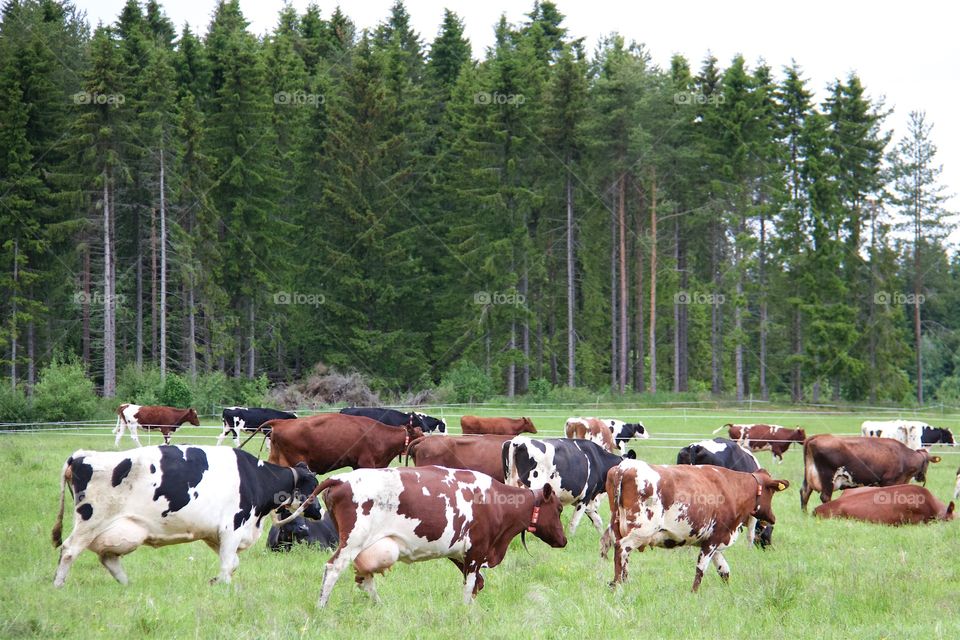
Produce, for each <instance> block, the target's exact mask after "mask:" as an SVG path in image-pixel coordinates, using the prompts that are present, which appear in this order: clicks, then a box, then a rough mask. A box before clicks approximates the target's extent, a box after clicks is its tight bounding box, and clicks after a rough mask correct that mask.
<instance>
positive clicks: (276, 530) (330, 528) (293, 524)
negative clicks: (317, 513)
mask: <svg viewBox="0 0 960 640" xmlns="http://www.w3.org/2000/svg"><path fill="white" fill-rule="evenodd" d="M289 516H290V513H289V512H288V511H287V510H286V509H278V510H277V517H279V518H287V517H289ZM339 540H340V538H339V536H338V535H337V526H336V525H335V524H334V523H333V518H331V517H330V513H329V512H324V514H323V517H322V518H321V519H320V520H308V519H307V518H304V517H303V516H297V517H295V518H293V519H292V520H290V522H287V523H285V524H281V525H277V524H274V525H272V526H271V527H270V531H268V532H267V548H268V549H270V550H271V551H289V550H290V549H292V548H293V545H294V544H311V545H316V546H318V547H320V548H321V549H333V548H334V547H335V546H337V542H338V541H339Z"/></svg>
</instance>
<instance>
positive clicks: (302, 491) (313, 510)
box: [287, 462, 323, 520]
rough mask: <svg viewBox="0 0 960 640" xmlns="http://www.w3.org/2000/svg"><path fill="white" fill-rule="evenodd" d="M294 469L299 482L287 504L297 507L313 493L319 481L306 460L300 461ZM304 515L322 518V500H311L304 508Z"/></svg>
mask: <svg viewBox="0 0 960 640" xmlns="http://www.w3.org/2000/svg"><path fill="white" fill-rule="evenodd" d="M293 469H294V470H295V472H296V478H297V484H296V486H295V487H294V488H293V496H292V497H291V499H290V501H289V502H288V503H287V504H288V505H289V506H291V507H293V508H294V509H296V508H297V507H299V506H300V505H301V504H302V503H303V501H304V500H306V499H307V498H308V497H309V496H311V495H313V491H314V489H316V488H317V485H318V484H319V483H318V482H317V476H316V474H315V473H314V472H313V471H311V470H310V467H308V466H307V465H306V463H305V462H298V463H297V464H296V466H295V467H293ZM303 515H304V516H305V517H307V518H311V519H313V520H319V519H320V518H322V517H323V510H322V509H321V508H320V501H319V500H316V499H313V500H311V501H310V504H308V505H307V506H306V507H305V508H304V510H303Z"/></svg>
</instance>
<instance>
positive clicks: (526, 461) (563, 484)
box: [503, 436, 633, 536]
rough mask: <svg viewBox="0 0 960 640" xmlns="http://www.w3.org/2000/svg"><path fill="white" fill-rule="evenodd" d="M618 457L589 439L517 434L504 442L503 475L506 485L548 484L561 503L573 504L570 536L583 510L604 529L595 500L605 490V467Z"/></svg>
mask: <svg viewBox="0 0 960 640" xmlns="http://www.w3.org/2000/svg"><path fill="white" fill-rule="evenodd" d="M630 453H631V454H632V453H633V452H632V451H631V452H630ZM621 460H623V458H621V457H620V456H618V455H615V454H612V453H608V452H607V451H604V450H603V448H602V447H600V446H599V445H597V444H595V443H593V442H590V441H589V440H572V439H570V438H547V439H543V440H534V439H531V438H528V437H526V436H517V437H516V438H513V439H512V440H508V441H506V442H504V443H503V475H504V477H505V478H506V483H507V484H508V485H511V486H514V487H529V488H531V489H539V488H541V487H543V486H544V485H546V484H551V485H553V489H554V491H555V492H556V493H557V496H558V497H559V498H560V503H561V504H562V505H563V506H567V505H573V506H574V508H575V511H574V512H573V517H572V518H571V519H570V524H569V527H568V531H567V535H569V536H573V535H574V534H575V533H576V532H577V525H578V524H579V523H580V519H581V518H582V517H583V515H584V514H586V515H587V516H588V517H589V518H590V520H591V521H592V522H593V525H594V526H595V527H596V528H597V531H598V532H599V533H603V521H602V520H601V519H600V514H599V513H597V501H598V499H599V497H600V494H601V493H603V491H604V486H605V482H606V479H607V471H608V470H610V468H612V467H615V466H617V465H618V464H620V461H621Z"/></svg>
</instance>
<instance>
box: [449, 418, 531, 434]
mask: <svg viewBox="0 0 960 640" xmlns="http://www.w3.org/2000/svg"><path fill="white" fill-rule="evenodd" d="M460 428H461V429H462V430H463V433H464V434H476V435H482V434H491V435H500V436H517V435H520V434H521V433H536V432H537V428H536V427H534V426H533V421H532V420H530V418H478V417H477V416H463V417H461V418H460Z"/></svg>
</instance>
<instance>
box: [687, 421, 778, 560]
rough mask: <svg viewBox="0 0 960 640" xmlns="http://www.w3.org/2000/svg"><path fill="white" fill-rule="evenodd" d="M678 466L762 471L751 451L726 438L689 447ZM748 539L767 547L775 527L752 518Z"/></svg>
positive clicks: (745, 471)
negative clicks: (712, 466)
mask: <svg viewBox="0 0 960 640" xmlns="http://www.w3.org/2000/svg"><path fill="white" fill-rule="evenodd" d="M677 464H712V465H714V466H716V467H723V468H724V469H730V470H731V471H742V472H744V473H753V472H754V471H759V470H760V463H759V462H758V461H757V458H756V457H755V456H754V455H753V454H752V453H750V450H749V449H747V448H745V447H742V446H741V445H739V444H737V443H736V442H734V441H733V440H727V439H726V438H714V439H713V440H701V441H700V442H694V443H693V444H690V445H687V446H686V447H684V448H683V449H680V453H678V454H677ZM747 539H748V540H749V541H750V543H751V544H754V543H756V544H759V545H760V547H761V548H764V547H766V546H767V545H769V544H770V543H771V542H773V525H772V524H770V525H767V526H766V527H762V526H761V525H760V523H759V522H758V521H757V519H756V518H754V517H753V516H750V519H749V520H748V521H747Z"/></svg>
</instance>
